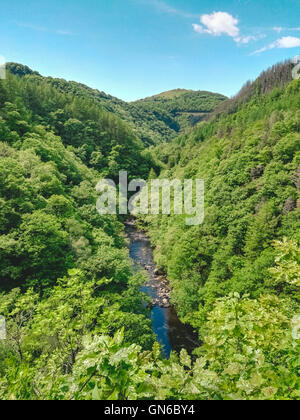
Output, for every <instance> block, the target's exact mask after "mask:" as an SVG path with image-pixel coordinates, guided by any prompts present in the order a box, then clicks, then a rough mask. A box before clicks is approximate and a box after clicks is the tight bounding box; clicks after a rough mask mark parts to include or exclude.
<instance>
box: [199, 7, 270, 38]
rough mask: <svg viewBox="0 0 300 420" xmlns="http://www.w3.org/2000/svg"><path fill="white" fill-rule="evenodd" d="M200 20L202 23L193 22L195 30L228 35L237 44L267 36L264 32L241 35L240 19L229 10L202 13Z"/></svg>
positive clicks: (202, 32) (203, 32)
mask: <svg viewBox="0 0 300 420" xmlns="http://www.w3.org/2000/svg"><path fill="white" fill-rule="evenodd" d="M200 21H201V23H202V25H198V24H196V23H194V24H193V28H194V31H195V32H197V33H199V34H209V35H213V36H221V35H227V36H230V37H231V38H233V39H234V41H235V42H236V43H237V44H248V43H249V42H250V41H257V40H259V39H261V38H264V37H265V35H262V34H260V35H248V36H242V35H240V28H239V26H238V24H239V20H238V19H237V18H235V17H233V16H232V15H230V14H229V13H227V12H213V13H211V14H210V15H202V16H201V17H200Z"/></svg>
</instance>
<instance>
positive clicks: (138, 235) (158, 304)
mask: <svg viewBox="0 0 300 420" xmlns="http://www.w3.org/2000/svg"><path fill="white" fill-rule="evenodd" d="M125 230H126V235H127V237H128V238H129V240H130V245H129V250H130V257H131V258H132V260H133V261H134V266H135V270H140V269H141V267H142V268H143V269H145V270H146V271H147V273H148V276H149V281H148V282H147V283H146V284H145V285H144V286H143V287H142V291H143V292H144V293H146V294H147V295H148V296H150V298H151V300H152V302H153V304H152V310H151V319H152V325H153V331H154V333H155V334H156V336H157V340H158V342H159V343H160V344H161V345H162V349H163V354H164V356H165V357H166V358H169V356H170V353H171V351H177V352H180V351H181V350H182V349H186V350H187V351H188V352H189V353H191V352H192V351H193V350H194V349H195V348H197V347H199V346H200V343H199V341H198V337H197V335H196V334H195V333H194V331H193V329H192V328H191V327H189V326H187V325H184V324H183V323H182V322H181V321H180V320H179V318H178V316H177V313H176V311H175V309H174V307H173V306H172V305H171V304H170V299H169V294H170V291H169V287H168V282H167V279H166V278H165V276H163V275H159V273H158V272H157V270H156V266H155V263H154V259H153V250H152V247H151V243H150V240H149V238H148V237H147V235H146V233H145V232H143V231H141V230H139V229H138V228H137V227H136V226H135V224H134V223H132V222H128V223H126V229H125Z"/></svg>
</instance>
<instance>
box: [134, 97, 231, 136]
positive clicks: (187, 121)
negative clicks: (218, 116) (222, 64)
mask: <svg viewBox="0 0 300 420" xmlns="http://www.w3.org/2000/svg"><path fill="white" fill-rule="evenodd" d="M226 99H227V98H226V97H225V96H223V95H220V94H218V93H212V92H207V91H193V90H185V89H175V90H170V91H167V92H163V93H160V94H158V95H155V96H152V97H149V98H145V99H141V100H139V101H136V102H132V103H131V104H130V105H131V107H132V108H131V114H132V115H135V123H138V119H139V120H140V122H141V123H142V126H143V127H144V128H145V130H146V129H147V127H148V126H149V123H150V127H152V131H153V135H154V139H155V143H159V142H161V141H160V139H163V140H165V141H169V140H172V139H173V138H175V137H176V136H178V134H182V133H183V132H185V131H187V130H188V129H190V128H191V127H193V126H195V125H196V124H197V123H198V122H200V121H202V120H203V119H207V117H208V116H210V115H211V113H212V112H213V111H214V110H215V109H216V108H217V107H218V106H220V104H221V103H222V102H224V101H225V100H226ZM153 127H154V128H153Z"/></svg>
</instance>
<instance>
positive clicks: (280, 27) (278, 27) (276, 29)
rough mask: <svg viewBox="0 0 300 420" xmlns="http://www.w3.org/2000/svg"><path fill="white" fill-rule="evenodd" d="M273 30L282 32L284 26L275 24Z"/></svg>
mask: <svg viewBox="0 0 300 420" xmlns="http://www.w3.org/2000/svg"><path fill="white" fill-rule="evenodd" d="M272 29H273V31H275V32H277V33H279V34H280V32H282V31H284V28H283V27H282V26H274V28H272Z"/></svg>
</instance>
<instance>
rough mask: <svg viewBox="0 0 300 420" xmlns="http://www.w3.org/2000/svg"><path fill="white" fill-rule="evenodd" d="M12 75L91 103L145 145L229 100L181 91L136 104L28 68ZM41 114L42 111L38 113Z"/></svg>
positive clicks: (170, 134) (13, 67)
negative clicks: (123, 126)
mask: <svg viewBox="0 0 300 420" xmlns="http://www.w3.org/2000/svg"><path fill="white" fill-rule="evenodd" d="M7 68H8V70H9V71H10V73H12V74H14V75H17V76H20V77H24V76H26V77H27V79H28V80H31V82H32V83H33V84H36V83H37V84H39V85H43V87H46V85H47V86H49V87H54V88H55V89H56V90H57V91H59V92H62V93H64V94H66V93H68V94H70V95H73V96H76V97H78V98H85V99H88V100H89V101H90V102H93V103H94V104H97V105H98V108H101V109H102V110H104V111H108V112H110V113H113V114H114V115H116V116H118V117H119V118H120V119H122V120H123V121H124V122H125V123H126V124H127V126H129V127H130V128H131V131H133V132H134V133H136V135H137V137H139V138H140V139H141V140H142V142H143V143H144V144H145V145H148V146H149V145H153V144H158V143H161V142H162V141H164V142H165V141H170V140H172V139H173V138H175V137H177V136H178V134H180V133H183V132H185V131H187V130H189V129H190V128H191V127H193V126H194V125H195V124H196V123H197V122H198V121H200V120H202V119H204V118H206V117H207V116H209V115H210V114H211V113H212V112H213V111H214V110H215V109H216V108H217V107H218V106H219V105H220V104H221V103H222V102H223V101H224V100H225V99H226V97H225V96H223V95H220V94H215V93H211V92H203V91H198V92H195V91H188V90H184V89H177V90H174V91H170V92H164V93H163V94H160V95H157V96H154V97H152V98H146V99H144V100H141V101H136V102H130V103H128V102H124V101H122V100H120V99H118V98H115V97H113V96H111V95H108V94H106V93H104V92H100V91H99V90H96V89H91V88H89V87H88V86H85V85H83V84H81V83H76V82H67V81H66V80H63V79H53V78H51V77H42V76H41V75H40V74H39V73H37V72H35V71H33V70H31V69H30V68H29V67H27V66H23V65H20V64H16V63H8V64H7ZM37 111H38V110H37Z"/></svg>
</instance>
